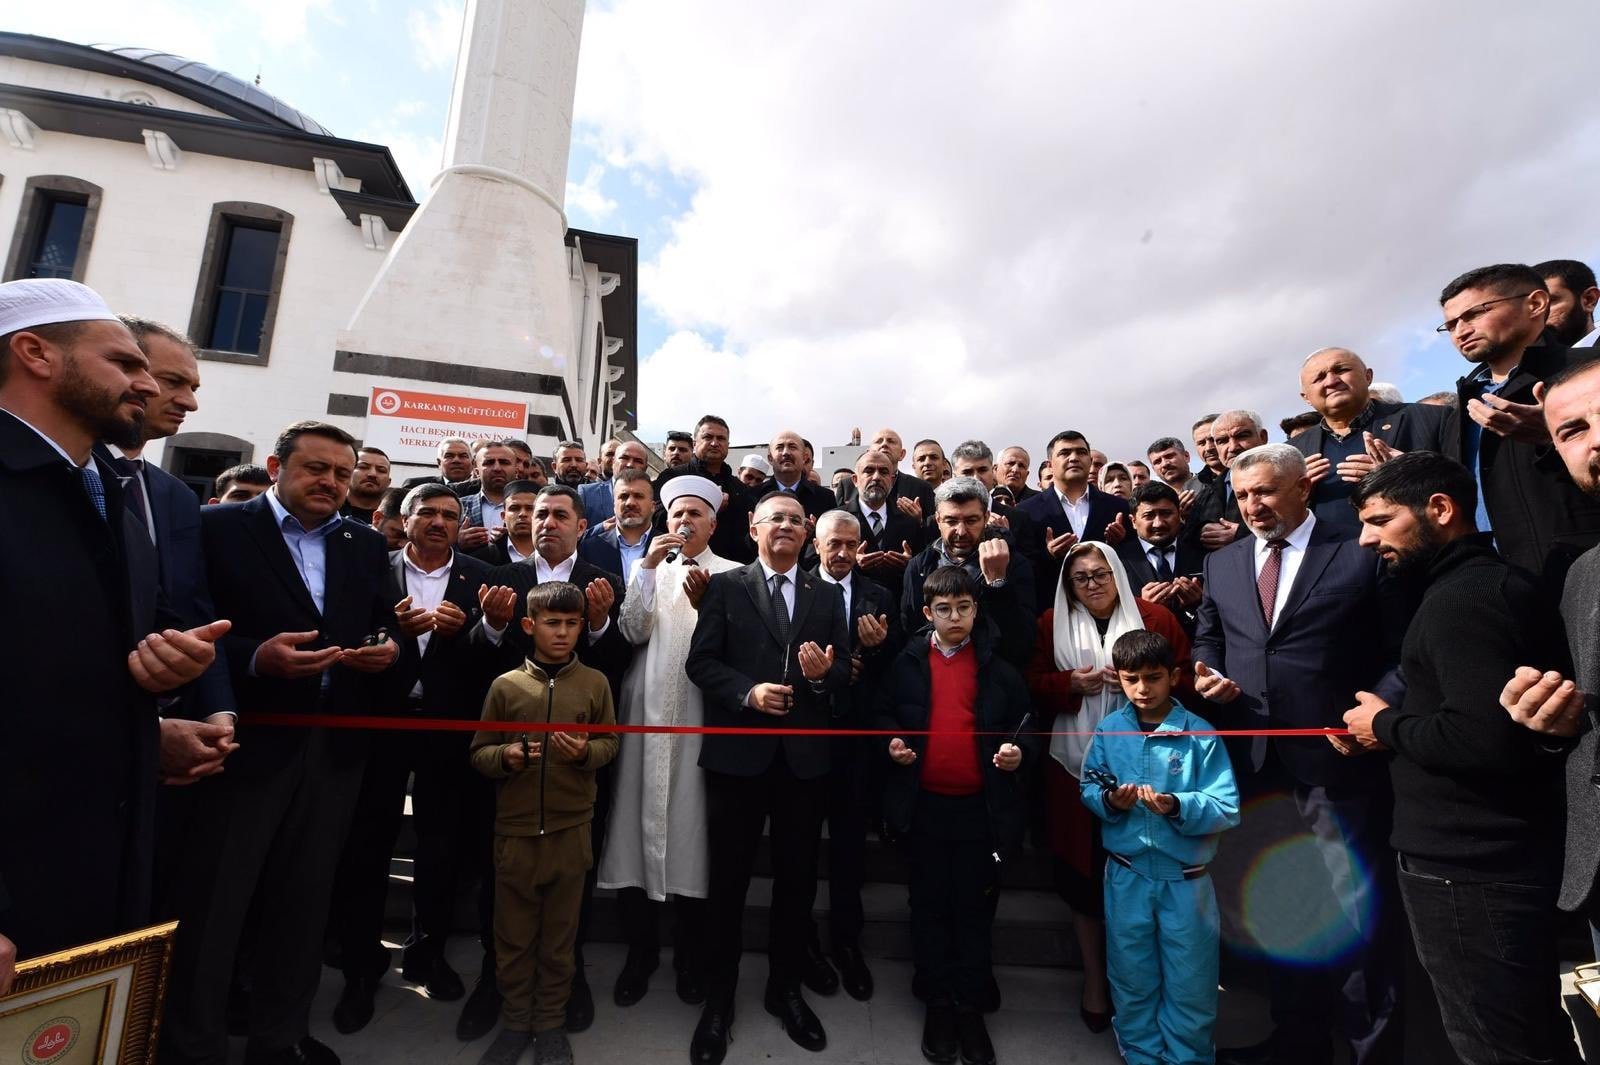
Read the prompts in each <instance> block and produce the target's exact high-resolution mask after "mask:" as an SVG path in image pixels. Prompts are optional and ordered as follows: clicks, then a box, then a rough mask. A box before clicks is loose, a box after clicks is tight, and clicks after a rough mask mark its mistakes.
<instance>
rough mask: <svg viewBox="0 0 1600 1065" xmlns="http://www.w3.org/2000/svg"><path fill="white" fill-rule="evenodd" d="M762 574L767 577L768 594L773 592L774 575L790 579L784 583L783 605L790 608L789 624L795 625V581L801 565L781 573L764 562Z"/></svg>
mask: <svg viewBox="0 0 1600 1065" xmlns="http://www.w3.org/2000/svg"><path fill="white" fill-rule="evenodd" d="M761 572H762V574H763V575H765V577H766V581H767V591H768V592H771V591H772V577H773V574H776V573H779V572H781V573H782V574H783V575H784V576H785V577H787V578H789V579H788V580H786V581H784V582H783V604H784V606H786V607H788V608H789V622H790V624H793V623H794V581H795V577H796V576H797V575H798V574H799V572H800V567H799V565H798V564H797V565H793V566H790V567H789V568H788V569H786V570H781V571H780V570H775V569H773V568H772V567H771V566H769V565H767V564H766V562H764V561H763V562H762V563H761Z"/></svg>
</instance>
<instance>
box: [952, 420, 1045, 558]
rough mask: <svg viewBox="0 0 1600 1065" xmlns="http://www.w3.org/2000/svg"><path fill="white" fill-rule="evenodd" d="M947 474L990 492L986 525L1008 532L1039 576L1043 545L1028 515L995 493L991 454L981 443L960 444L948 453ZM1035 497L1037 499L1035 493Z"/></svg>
mask: <svg viewBox="0 0 1600 1065" xmlns="http://www.w3.org/2000/svg"><path fill="white" fill-rule="evenodd" d="M950 472H951V473H952V474H953V475H954V476H956V477H971V478H973V479H974V480H976V481H977V482H978V483H979V484H981V485H983V487H984V488H985V489H987V490H988V491H989V493H990V494H989V522H990V524H992V525H998V526H1000V527H1001V528H1002V529H1006V530H1009V531H1010V533H1011V542H1012V543H1014V544H1016V545H1017V550H1019V551H1021V552H1022V553H1023V555H1024V556H1025V557H1026V558H1027V559H1028V563H1029V564H1030V565H1031V566H1033V571H1034V573H1036V574H1037V573H1038V572H1039V570H1040V569H1041V568H1042V567H1043V565H1044V541H1043V535H1042V534H1041V532H1040V530H1039V528H1038V527H1037V526H1035V525H1034V523H1033V518H1032V517H1031V516H1029V514H1028V512H1027V511H1025V510H1023V509H1022V508H1020V507H1018V506H1017V505H1016V504H1015V502H1014V501H1013V500H1010V499H1007V498H1006V497H1005V493H1003V492H1002V493H996V492H995V488H996V486H997V485H998V484H999V483H1000V482H999V475H998V473H997V471H996V467H995V464H994V452H993V451H992V450H990V448H989V445H988V444H985V443H984V442H983V441H982V440H963V441H962V442H961V443H959V444H957V445H956V447H955V450H953V451H951V452H950ZM1034 495H1038V493H1037V492H1035V493H1034Z"/></svg>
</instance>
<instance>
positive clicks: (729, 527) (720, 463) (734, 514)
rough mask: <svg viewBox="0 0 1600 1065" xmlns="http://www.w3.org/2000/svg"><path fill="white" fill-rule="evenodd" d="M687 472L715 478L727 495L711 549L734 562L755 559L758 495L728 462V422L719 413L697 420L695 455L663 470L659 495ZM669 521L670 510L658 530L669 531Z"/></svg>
mask: <svg viewBox="0 0 1600 1065" xmlns="http://www.w3.org/2000/svg"><path fill="white" fill-rule="evenodd" d="M685 474H688V475H691V476H695V477H704V478H706V479H707V480H709V481H714V482H715V483H716V484H717V486H718V487H720V488H721V489H722V491H723V493H724V494H725V495H726V496H727V500H726V502H724V503H723V504H722V506H721V507H719V508H717V527H716V529H715V530H714V531H713V532H712V534H711V550H713V551H715V552H716V553H717V554H718V555H720V556H722V557H723V558H726V559H729V560H731V561H734V562H749V561H751V560H752V559H754V558H755V557H756V556H755V543H754V541H752V540H751V539H750V511H751V508H752V507H754V506H755V498H754V495H753V493H752V490H751V489H750V488H748V487H747V486H746V485H745V483H744V482H743V481H741V480H740V479H739V474H738V471H736V470H734V469H733V468H732V467H731V466H729V465H728V423H727V422H725V421H723V420H722V419H721V418H719V417H717V416H716V415H715V414H706V415H702V416H701V418H700V420H699V421H698V422H696V423H695V426H694V457H693V458H691V459H690V460H689V461H688V462H687V463H685V464H684V465H682V466H673V467H670V468H668V469H666V470H663V471H662V472H661V475H660V476H659V477H657V478H656V482H655V485H654V489H655V498H657V499H661V498H663V496H662V495H661V488H662V486H663V485H665V484H666V483H667V482H668V481H670V480H672V479H673V478H674V477H682V476H684V475H685ZM666 522H667V516H666V513H665V512H664V511H663V512H660V513H658V514H657V515H656V521H655V530H656V531H657V532H663V531H665V530H666V527H667V524H666Z"/></svg>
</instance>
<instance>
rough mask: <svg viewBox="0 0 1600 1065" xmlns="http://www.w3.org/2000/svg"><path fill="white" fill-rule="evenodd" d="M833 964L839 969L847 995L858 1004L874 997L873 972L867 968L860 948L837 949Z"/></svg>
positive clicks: (835, 949)
mask: <svg viewBox="0 0 1600 1065" xmlns="http://www.w3.org/2000/svg"><path fill="white" fill-rule="evenodd" d="M833 963H834V964H835V965H837V966H838V967H839V983H841V984H842V985H844V990H845V993H846V994H848V995H849V996H850V997H851V998H853V999H855V1000H856V1001H857V1002H866V1001H867V1000H868V999H870V998H871V997H872V970H871V969H868V968H867V959H866V958H863V957H862V956H861V948H860V947H856V946H848V947H835V948H834V951H833Z"/></svg>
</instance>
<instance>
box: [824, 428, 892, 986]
mask: <svg viewBox="0 0 1600 1065" xmlns="http://www.w3.org/2000/svg"><path fill="white" fill-rule="evenodd" d="M869 454H877V455H879V456H882V452H869ZM885 461H887V458H886V457H885ZM862 543H863V541H862V537H861V523H860V520H859V519H858V518H856V517H855V515H854V514H852V513H850V512H849V511H846V510H830V511H828V512H827V513H825V514H823V515H822V517H820V518H818V519H817V536H816V548H817V565H816V568H815V570H814V571H813V572H814V573H815V575H816V577H817V579H819V580H821V581H822V582H823V583H825V584H831V585H834V586H835V587H837V588H838V589H839V592H840V594H841V595H843V596H844V606H845V619H846V622H847V625H848V628H849V632H850V659H851V661H850V686H849V687H848V688H846V689H845V690H844V691H842V692H839V693H837V694H836V695H835V696H834V697H833V711H834V718H835V720H837V721H838V722H839V723H840V724H841V725H842V726H843V727H845V728H867V727H869V726H870V725H871V723H872V720H873V717H874V714H875V713H876V708H875V699H876V697H877V692H878V686H879V684H880V682H881V681H882V679H883V675H884V673H886V672H887V671H888V668H889V663H890V662H892V661H893V660H894V656H895V655H896V654H897V653H898V652H899V651H900V649H901V648H902V647H903V646H905V630H904V629H903V628H902V626H901V624H900V610H899V606H898V604H897V602H896V599H895V596H894V595H893V594H892V593H891V592H890V591H889V590H888V589H887V588H884V587H883V586H882V585H880V584H877V583H874V582H873V581H871V580H868V579H867V578H866V574H864V573H863V572H862V571H861V570H860V569H858V568H857V567H856V560H857V558H858V557H859V554H860V551H861V547H862ZM880 753H881V752H880V751H879V750H878V746H877V741H876V740H874V739H872V738H870V737H860V736H836V737H834V738H833V742H832V744H831V745H830V747H829V751H828V755H829V764H828V780H829V783H828V808H827V818H828V936H829V939H830V941H831V945H832V954H833V960H834V962H835V963H837V964H838V966H839V973H838V977H835V975H834V971H833V969H832V967H830V966H829V965H828V962H827V960H826V959H825V958H824V957H823V956H822V951H821V942H820V939H819V937H818V936H817V933H816V926H815V923H813V925H812V931H811V938H810V941H809V943H808V945H807V948H806V967H805V983H806V986H807V987H809V988H811V990H813V991H815V992H817V993H818V994H821V995H831V994H832V993H833V990H834V988H835V987H837V986H838V983H839V982H840V978H842V981H843V983H844V989H845V990H846V991H847V992H849V993H850V997H851V998H854V999H857V1000H859V1001H862V1002H865V1001H866V1000H867V999H870V998H871V997H872V973H871V971H870V970H869V969H868V968H867V963H866V959H865V958H864V957H863V956H862V954H861V929H862V925H863V924H864V920H865V916H864V912H863V910H862V908H861V885H862V882H863V881H864V880H865V878H866V850H867V825H868V823H869V822H872V821H875V820H877V807H878V805H879V803H878V791H879V787H878V785H880V784H881V781H882V779H883V776H882V772H881V767H882V761H883V760H882V759H880V758H878V757H877V755H878V754H880Z"/></svg>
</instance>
